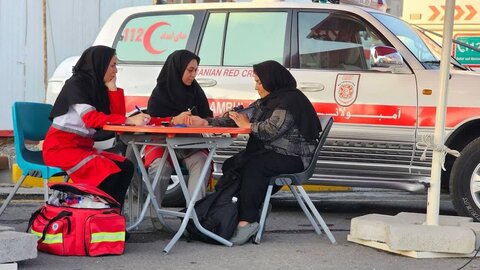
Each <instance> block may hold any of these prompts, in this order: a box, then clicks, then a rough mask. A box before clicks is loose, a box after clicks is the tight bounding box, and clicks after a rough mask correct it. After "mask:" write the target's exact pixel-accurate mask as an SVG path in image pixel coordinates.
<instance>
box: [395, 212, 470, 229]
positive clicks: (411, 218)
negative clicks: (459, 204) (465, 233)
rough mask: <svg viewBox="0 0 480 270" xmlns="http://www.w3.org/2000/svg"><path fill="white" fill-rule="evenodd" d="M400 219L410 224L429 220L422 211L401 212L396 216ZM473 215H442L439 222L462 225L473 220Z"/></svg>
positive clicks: (446, 224)
mask: <svg viewBox="0 0 480 270" xmlns="http://www.w3.org/2000/svg"><path fill="white" fill-rule="evenodd" d="M395 217H396V218H398V221H399V222H401V223H410V224H419V225H421V224H424V223H425V221H426V220H427V215H426V214H422V213H408V212H401V213H398V214H397V215H396V216H395ZM472 221H473V219H472V218H471V217H458V216H445V215H440V216H439V217H438V223H439V225H441V226H461V225H462V224H463V223H467V222H472Z"/></svg>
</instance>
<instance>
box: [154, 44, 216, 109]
mask: <svg viewBox="0 0 480 270" xmlns="http://www.w3.org/2000/svg"><path fill="white" fill-rule="evenodd" d="M192 59H196V60H197V62H198V63H199V64H200V58H199V57H198V56H197V55H195V54H194V53H192V52H190V51H187V50H177V51H175V52H173V53H172V54H170V55H169V56H168V57H167V60H166V61H165V64H164V65H163V67H162V70H161V71H160V74H159V75H158V78H157V85H156V86H155V88H154V89H153V91H152V94H151V96H150V99H149V100H148V107H147V113H148V114H150V115H151V116H155V117H168V116H175V115H178V114H180V113H181V112H184V111H186V110H188V109H191V108H194V109H193V110H192V114H194V115H198V116H200V117H202V118H206V117H212V116H213V112H212V111H211V110H210V107H209V105H208V100H207V97H206V96H205V93H204V92H203V90H202V88H201V87H200V85H199V84H198V83H197V81H196V80H193V82H192V84H191V85H190V86H188V85H185V84H184V83H183V81H182V77H183V74H184V72H185V69H186V68H187V65H188V63H190V61H192Z"/></svg>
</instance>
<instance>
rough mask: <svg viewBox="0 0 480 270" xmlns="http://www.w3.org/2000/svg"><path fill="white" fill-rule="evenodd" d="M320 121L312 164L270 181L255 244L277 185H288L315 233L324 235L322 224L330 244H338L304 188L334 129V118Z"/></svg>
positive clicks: (322, 118)
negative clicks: (320, 128)
mask: <svg viewBox="0 0 480 270" xmlns="http://www.w3.org/2000/svg"><path fill="white" fill-rule="evenodd" d="M319 120H320V124H321V125H322V132H321V133H320V135H319V137H318V145H317V147H316V149H315V153H314V155H313V158H312V161H310V164H309V165H308V167H307V168H306V169H305V170H304V171H303V172H299V173H293V174H281V175H277V176H274V177H272V178H271V179H270V184H269V185H268V188H267V194H266V195H265V201H264V202H263V208H262V214H261V216H260V224H259V225H260V226H259V230H258V233H257V235H256V237H255V240H254V242H255V243H257V244H259V243H260V240H261V238H262V233H263V229H264V227H265V220H266V218H267V212H268V205H269V202H270V197H271V196H272V190H273V186H274V185H277V186H282V185H287V186H288V187H289V188H290V191H291V192H292V193H293V195H294V197H295V199H296V200H297V202H298V204H299V205H300V207H301V208H302V210H303V212H304V213H305V215H306V216H307V218H308V220H309V221H310V223H311V224H312V226H313V228H314V229H315V232H316V233H317V234H319V235H320V234H322V232H321V231H320V228H319V227H318V224H320V226H321V227H322V229H323V230H324V232H325V233H326V235H327V236H328V239H330V242H332V244H335V243H336V241H335V237H334V236H333V234H332V233H331V232H330V229H328V226H327V224H326V223H325V221H324V220H323V218H322V216H320V213H318V210H317V208H315V205H313V203H312V200H311V199H310V197H309V196H308V194H307V193H306V192H305V189H304V188H303V186H302V185H303V183H304V182H306V181H307V180H308V179H309V178H310V177H312V175H313V172H314V171H315V166H316V164H317V160H318V156H319V154H320V150H321V149H322V146H323V144H324V143H325V140H326V139H327V135H328V132H330V128H331V127H332V124H333V119H332V117H326V116H322V117H320V119H319ZM295 188H296V189H298V191H299V192H300V194H299V192H297V190H296V189H295ZM305 203H306V205H305ZM312 214H313V216H312Z"/></svg>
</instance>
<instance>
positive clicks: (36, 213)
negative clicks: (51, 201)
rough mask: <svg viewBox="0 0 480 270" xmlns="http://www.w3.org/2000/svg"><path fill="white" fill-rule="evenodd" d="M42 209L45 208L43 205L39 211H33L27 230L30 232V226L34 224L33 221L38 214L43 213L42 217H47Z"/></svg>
mask: <svg viewBox="0 0 480 270" xmlns="http://www.w3.org/2000/svg"><path fill="white" fill-rule="evenodd" d="M42 210H43V207H40V208H39V209H38V210H37V211H35V212H33V214H32V215H31V216H30V219H29V220H28V226H27V230H26V231H25V232H28V230H30V228H31V227H32V225H33V221H34V220H35V219H36V218H37V216H38V215H42V217H43V218H45V215H43V213H42ZM45 219H46V218H45Z"/></svg>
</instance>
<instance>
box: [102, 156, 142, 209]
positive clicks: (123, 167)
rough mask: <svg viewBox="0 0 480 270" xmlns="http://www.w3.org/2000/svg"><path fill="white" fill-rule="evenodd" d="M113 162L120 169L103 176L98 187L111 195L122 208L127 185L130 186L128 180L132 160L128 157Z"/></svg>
mask: <svg viewBox="0 0 480 270" xmlns="http://www.w3.org/2000/svg"><path fill="white" fill-rule="evenodd" d="M113 162H115V164H117V166H118V167H119V168H120V171H119V172H117V173H115V174H111V175H110V176H108V177H107V178H105V180H103V182H102V183H101V184H100V185H99V186H98V188H99V189H101V190H103V191H105V192H106V193H107V194H109V195H110V196H112V197H113V198H114V199H115V200H117V202H119V203H120V205H121V207H122V208H123V203H124V201H125V194H126V193H127V189H128V186H130V182H131V181H132V176H133V169H134V168H133V164H132V162H131V161H130V160H128V159H125V161H123V162H120V161H113Z"/></svg>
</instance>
